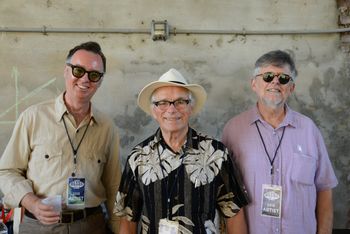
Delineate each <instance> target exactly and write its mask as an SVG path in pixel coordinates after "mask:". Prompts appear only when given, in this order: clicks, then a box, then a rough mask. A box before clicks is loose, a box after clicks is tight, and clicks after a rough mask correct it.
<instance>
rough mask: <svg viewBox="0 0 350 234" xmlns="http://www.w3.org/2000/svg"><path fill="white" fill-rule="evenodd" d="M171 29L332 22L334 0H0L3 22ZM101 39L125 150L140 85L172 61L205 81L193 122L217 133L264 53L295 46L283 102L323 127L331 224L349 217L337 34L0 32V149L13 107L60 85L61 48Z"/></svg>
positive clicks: (139, 124)
mask: <svg viewBox="0 0 350 234" xmlns="http://www.w3.org/2000/svg"><path fill="white" fill-rule="evenodd" d="M153 19H154V20H167V21H168V22H169V24H170V26H171V28H172V29H173V28H174V27H176V28H177V29H178V30H192V31H194V30H246V31H251V30H270V31H278V30H305V31H308V30H322V29H324V30H325V29H335V28H337V27H338V25H337V20H338V15H337V6H336V2H335V1H322V0H308V1H306V0H293V1H278V0H248V1H246V0H241V1H231V0H211V1H206V0H179V1H164V0H154V1H144V0H127V1H126V0H124V1H116V0H105V1H91V0H84V1H81V0H80V1H66V0H62V1H53V0H45V1H44V0H35V1H25V0H2V1H1V2H0V27H1V28H4V27H9V28H34V29H37V28H47V29H57V28H61V29H62V28H66V29H69V28H73V29H78V30H79V29H87V28H91V29H94V28H95V29H129V30H130V31H133V30H134V31H135V30H136V31H137V30H141V31H142V30H148V31H150V24H151V21H152V20H153ZM88 40H94V41H98V42H99V43H100V44H101V46H102V48H103V50H104V52H105V54H106V56H107V74H106V76H105V78H104V81H103V84H102V86H101V88H100V90H99V91H98V93H97V94H96V96H95V98H94V103H95V104H96V105H98V106H100V109H101V110H103V111H105V112H107V113H108V114H109V115H110V116H111V117H112V118H114V120H115V123H116V125H117V126H118V127H119V129H120V135H121V146H122V149H121V152H122V155H123V157H124V158H125V157H126V155H127V153H128V151H129V150H130V149H131V147H132V146H134V145H135V144H137V143H138V142H140V141H141V140H142V139H144V138H145V137H146V136H148V135H149V134H151V133H152V132H153V131H154V130H155V127H156V124H155V123H154V121H152V119H151V118H150V117H148V116H146V115H145V114H143V113H142V111H141V110H140V109H138V108H137V107H136V97H137V93H138V91H139V90H140V89H141V88H142V87H143V86H144V85H145V84H146V83H148V82H150V81H151V80H155V79H157V78H158V77H159V76H160V75H161V74H162V73H163V72H165V71H167V70H168V69H169V68H171V67H174V68H177V69H178V70H180V71H181V72H182V73H183V74H184V75H185V76H186V77H188V78H189V79H190V80H191V81H192V82H197V83H200V84H202V85H203V86H204V87H205V88H206V89H207V91H208V95H209V96H208V102H207V104H206V106H205V108H204V110H203V111H202V112H201V113H200V115H199V116H198V118H197V119H196V120H194V121H193V122H192V124H193V126H194V127H195V128H197V129H198V130H200V131H202V132H206V133H207V134H209V135H213V136H215V137H217V138H220V136H221V132H222V128H223V125H224V123H225V122H226V121H227V120H228V119H229V118H230V117H232V116H233V115H235V114H238V113H239V112H241V111H243V110H245V109H247V108H248V107H249V106H251V105H253V104H254V100H255V96H254V95H253V93H252V91H251V90H250V86H249V76H250V74H251V72H252V68H253V64H254V62H255V60H256V59H257V57H259V56H260V55H261V54H263V53H265V52H267V51H269V50H274V49H282V50H287V51H289V52H291V53H292V55H293V57H294V58H295V60H296V64H297V67H298V70H299V77H298V79H297V81H296V91H295V94H294V95H293V96H292V97H291V98H290V106H292V107H293V108H295V109H296V110H298V111H300V112H302V113H304V114H306V115H308V116H310V117H311V118H313V119H314V120H315V122H316V123H317V124H318V126H319V127H320V129H321V131H322V133H323V134H324V137H325V141H326V144H327V146H328V149H329V153H330V157H331V159H332V162H333V164H334V166H335V169H336V173H337V176H338V178H339V181H340V184H339V186H338V187H337V188H336V189H335V194H334V197H335V199H334V200H335V222H334V223H335V227H336V228H344V227H346V225H347V224H346V223H347V220H349V218H348V217H347V212H348V211H349V195H348V194H349V192H350V191H349V186H348V184H349V180H350V179H349V178H350V174H349V163H350V162H349V159H350V157H349V151H350V146H349V145H350V142H349V139H348V130H349V129H350V121H349V117H348V116H349V110H348V107H349V102H350V99H349V94H348V90H349V88H350V85H349V79H350V78H349V73H350V71H349V69H348V59H347V55H346V54H345V53H344V52H342V51H341V50H340V49H339V44H340V42H339V34H337V33H334V34H297V35H234V34H224V35H220V34H188V35H186V34H177V35H176V36H175V35H173V34H171V36H170V38H169V39H168V40H167V41H165V42H164V41H153V40H151V39H150V35H149V34H144V33H139V34H137V33H135V34H133V33H131V34H125V33H124V34H120V33H37V32H32V33H23V32H0V61H1V62H0V84H1V85H0V100H1V102H0V152H2V151H3V150H4V147H5V146H6V144H7V141H8V139H9V137H10V135H11V131H12V129H13V126H14V121H15V120H16V118H17V116H18V114H19V113H20V112H21V111H23V110H24V109H25V108H26V107H28V106H29V105H31V104H34V103H38V102H40V101H43V100H46V99H49V98H53V97H55V96H56V95H58V94H59V93H60V92H62V91H63V90H64V83H63V77H62V73H63V67H64V62H65V61H64V59H65V56H66V53H67V51H68V50H69V49H70V48H72V47H73V46H75V45H76V44H78V43H81V42H84V41H88Z"/></svg>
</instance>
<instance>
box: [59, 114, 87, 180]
mask: <svg viewBox="0 0 350 234" xmlns="http://www.w3.org/2000/svg"><path fill="white" fill-rule="evenodd" d="M91 119H92V118H91V117H90V119H89V122H88V124H87V126H86V128H85V131H84V133H83V136H82V137H81V139H80V141H79V143H78V146H77V148H74V145H73V141H72V138H71V137H70V136H69V133H68V129H67V124H66V121H65V120H64V116H63V118H62V120H63V124H64V129H66V133H67V136H68V140H69V143H70V146H71V147H72V151H73V163H74V171H73V173H72V176H73V177H74V176H75V173H76V170H77V153H78V150H79V147H80V145H81V142H82V141H83V139H84V137H85V134H86V132H87V130H88V128H89V125H90V122H91Z"/></svg>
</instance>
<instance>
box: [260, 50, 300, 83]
mask: <svg viewBox="0 0 350 234" xmlns="http://www.w3.org/2000/svg"><path fill="white" fill-rule="evenodd" d="M269 65H272V66H276V67H280V68H282V67H284V66H285V65H288V66H289V69H290V72H291V73H292V74H291V76H292V79H293V80H294V81H295V79H296V77H297V75H298V71H297V70H296V68H295V63H294V60H293V59H292V57H291V56H290V55H289V54H288V53H287V52H284V51H281V50H274V51H270V52H268V53H266V54H264V55H262V56H261V57H260V58H258V60H256V62H255V67H254V73H253V75H254V77H255V76H256V75H258V74H259V72H260V69H261V68H262V67H267V66H269Z"/></svg>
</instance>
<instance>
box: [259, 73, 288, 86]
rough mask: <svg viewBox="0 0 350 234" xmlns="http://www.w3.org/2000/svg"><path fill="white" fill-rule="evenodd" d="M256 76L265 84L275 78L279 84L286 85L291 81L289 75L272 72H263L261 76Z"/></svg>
mask: <svg viewBox="0 0 350 234" xmlns="http://www.w3.org/2000/svg"><path fill="white" fill-rule="evenodd" d="M256 76H262V78H263V80H264V81H265V82H267V83H270V82H271V81H273V79H274V78H275V77H276V76H277V78H278V81H279V82H280V84H282V85H284V84H288V82H289V81H290V80H292V77H291V76H290V75H287V74H284V73H279V74H278V73H274V72H265V73H263V74H259V75H256Z"/></svg>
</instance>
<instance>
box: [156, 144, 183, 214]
mask: <svg viewBox="0 0 350 234" xmlns="http://www.w3.org/2000/svg"><path fill="white" fill-rule="evenodd" d="M159 144H160V143H159ZM156 147H157V153H158V159H159V165H160V168H161V171H162V175H163V179H165V174H164V170H165V169H164V167H163V165H162V161H161V159H160V153H159V148H158V147H159V145H157V146H156ZM186 154H187V152H186V151H184V152H183V154H182V155H181V156H180V158H181V162H180V166H179V167H178V168H176V174H175V179H174V181H173V183H172V185H170V184H169V175H170V173H171V172H170V173H169V174H168V178H167V180H168V184H167V186H165V192H166V196H167V216H168V219H170V202H171V197H172V195H173V192H174V189H175V187H176V184H177V180H178V177H179V174H180V171H181V169H182V168H183V161H184V159H185V157H186ZM168 186H169V187H170V191H169V190H168Z"/></svg>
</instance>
